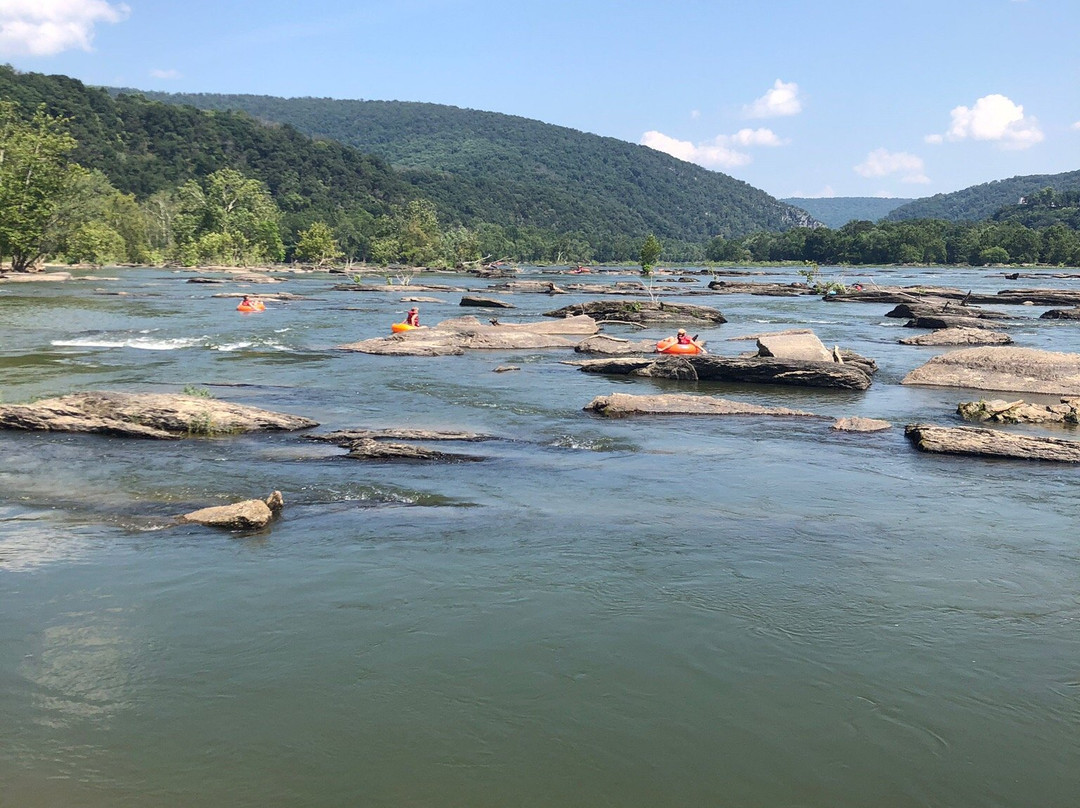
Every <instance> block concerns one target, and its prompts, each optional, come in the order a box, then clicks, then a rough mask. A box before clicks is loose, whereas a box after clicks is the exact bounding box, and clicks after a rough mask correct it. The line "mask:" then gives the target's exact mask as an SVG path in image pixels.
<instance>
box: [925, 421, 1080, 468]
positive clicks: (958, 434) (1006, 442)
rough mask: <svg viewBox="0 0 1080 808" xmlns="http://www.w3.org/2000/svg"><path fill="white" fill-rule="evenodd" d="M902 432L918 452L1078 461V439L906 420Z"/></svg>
mask: <svg viewBox="0 0 1080 808" xmlns="http://www.w3.org/2000/svg"><path fill="white" fill-rule="evenodd" d="M904 435H905V436H906V437H907V439H908V440H910V441H911V442H912V444H913V445H914V446H915V448H916V449H918V450H919V451H921V452H937V453H943V454H958V455H971V456H974V457H1002V458H1013V459H1017V460H1054V461H1058V462H1063V463H1080V441H1071V440H1059V439H1057V438H1043V437H1033V436H1031V435H1020V434H1017V433H1015V432H1002V431H1000V430H996V429H979V428H978V427H971V426H958V427H943V426H934V425H932V424H908V426H907V427H906V428H905V429H904Z"/></svg>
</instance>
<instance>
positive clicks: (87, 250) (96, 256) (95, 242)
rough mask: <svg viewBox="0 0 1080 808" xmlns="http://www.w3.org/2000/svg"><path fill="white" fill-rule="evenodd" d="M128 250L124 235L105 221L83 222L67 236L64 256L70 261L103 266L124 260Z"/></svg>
mask: <svg viewBox="0 0 1080 808" xmlns="http://www.w3.org/2000/svg"><path fill="white" fill-rule="evenodd" d="M126 252H127V249H126V245H125V244H124V237H123V236H122V235H120V234H119V233H118V232H116V231H115V230H113V229H112V228H111V227H109V225H107V224H106V223H105V222H101V221H92V222H83V223H82V224H81V225H79V226H78V227H77V228H76V229H75V230H74V231H73V232H72V233H71V234H70V235H69V236H68V238H67V245H66V248H65V252H64V257H65V258H67V260H68V261H71V262H73V263H81V264H94V265H96V266H102V265H103V264H111V263H115V262H116V261H120V260H123V258H124V256H125V253H126Z"/></svg>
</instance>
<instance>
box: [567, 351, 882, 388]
mask: <svg viewBox="0 0 1080 808" xmlns="http://www.w3.org/2000/svg"><path fill="white" fill-rule="evenodd" d="M581 370H582V371H584V372H585V373H606V374H613V375H622V376H648V377H651V378H655V379H678V380H682V381H718V382H738V383H744V384H788V385H794V386H798V387H828V388H836V389H842V390H866V389H867V388H868V387H870V383H871V381H870V374H869V373H867V372H866V371H865V370H862V369H861V368H860V367H857V366H856V365H855V364H853V363H849V362H845V363H844V364H840V363H838V362H813V361H808V360H804V359H778V358H776V357H765V356H748V357H741V356H740V357H726V356H701V355H697V356H665V355H660V356H656V357H625V358H623V357H618V358H613V359H590V360H586V361H584V362H582V363H581Z"/></svg>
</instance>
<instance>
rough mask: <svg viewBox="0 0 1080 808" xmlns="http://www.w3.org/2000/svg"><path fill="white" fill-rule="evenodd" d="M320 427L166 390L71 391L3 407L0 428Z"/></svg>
mask: <svg viewBox="0 0 1080 808" xmlns="http://www.w3.org/2000/svg"><path fill="white" fill-rule="evenodd" d="M313 426H318V423H317V422H315V421H312V420H311V419H310V418H304V417H301V416H299V415H288V414H285V413H280V412H271V411H270V410H263V409H259V408H258V407H248V406H245V405H243V404H230V403H228V402H226V401H218V400H217V399H214V398H206V397H203V396H190V395H183V394H168V393H115V392H92V393H72V394H70V395H66V396H60V397H59V398H46V399H42V400H40V401H35V402H33V403H31V404H8V405H2V406H0V428H3V429H28V430H38V431H47V432H96V433H100V434H105V435H119V436H123V437H135V438H159V439H171V438H186V437H207V436H214V435H225V434H235V433H240V432H257V431H270V430H295V429H307V428H308V427H313Z"/></svg>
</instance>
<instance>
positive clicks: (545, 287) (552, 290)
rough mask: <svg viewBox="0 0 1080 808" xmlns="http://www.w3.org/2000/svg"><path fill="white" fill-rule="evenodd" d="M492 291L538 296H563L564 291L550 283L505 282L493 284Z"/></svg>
mask: <svg viewBox="0 0 1080 808" xmlns="http://www.w3.org/2000/svg"><path fill="white" fill-rule="evenodd" d="M491 288H492V289H498V290H500V291H505V292H524V293H527V294H539V295H565V294H566V290H565V289H562V288H560V287H558V286H556V285H555V284H554V283H552V282H551V281H507V282H506V283H499V284H495V285H494V286H492V287H491Z"/></svg>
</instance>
